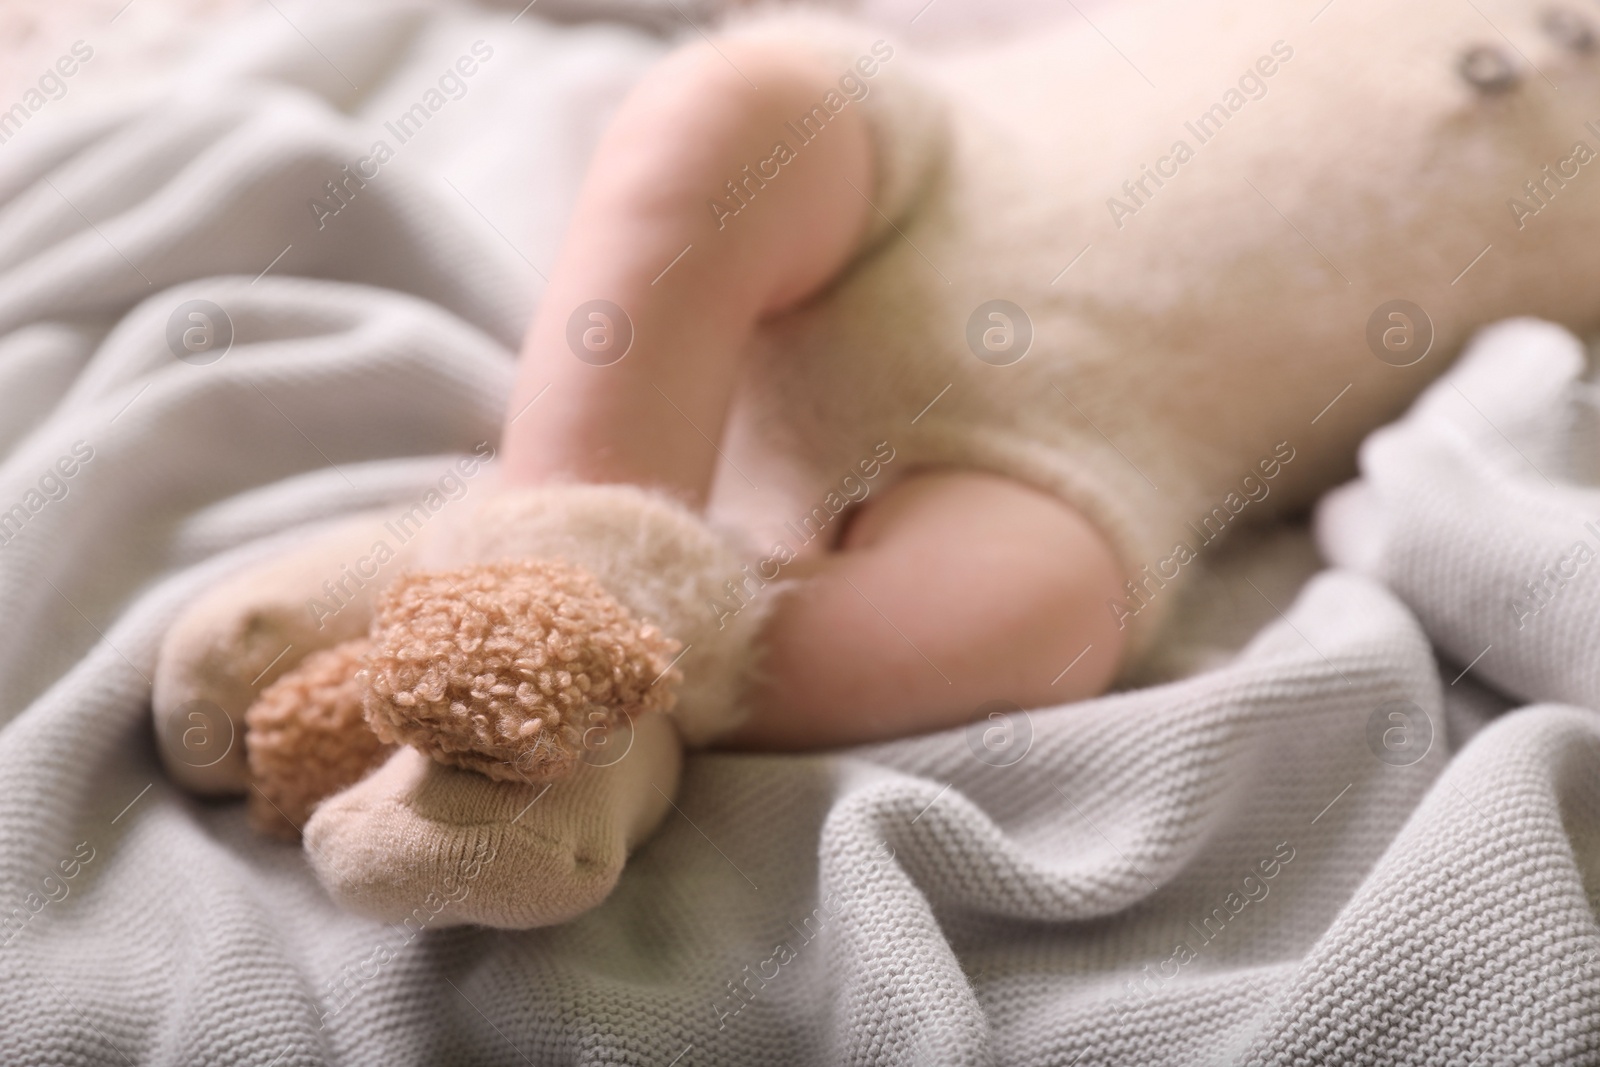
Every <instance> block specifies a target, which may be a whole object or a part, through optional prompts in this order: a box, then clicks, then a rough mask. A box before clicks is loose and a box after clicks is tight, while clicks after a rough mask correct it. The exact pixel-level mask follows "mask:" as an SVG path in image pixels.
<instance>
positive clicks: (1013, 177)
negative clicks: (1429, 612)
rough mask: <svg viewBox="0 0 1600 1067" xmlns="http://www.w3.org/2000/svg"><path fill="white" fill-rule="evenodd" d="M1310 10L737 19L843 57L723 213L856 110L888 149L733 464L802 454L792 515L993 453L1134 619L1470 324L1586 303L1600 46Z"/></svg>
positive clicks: (1241, 1)
mask: <svg viewBox="0 0 1600 1067" xmlns="http://www.w3.org/2000/svg"><path fill="white" fill-rule="evenodd" d="M1318 6H1319V5H1299V6H1298V7H1297V8H1296V9H1295V10H1289V9H1287V8H1285V7H1283V6H1282V5H1262V4H1259V3H1249V2H1245V0H1216V2H1210V3H1198V4H1197V3H1181V4H1175V3H1167V2H1161V3H1153V4H1152V3H1146V4H1132V5H1120V6H1118V7H1117V8H1115V9H1114V10H1111V9H1102V8H1098V7H1097V8H1093V9H1091V14H1092V17H1093V19H1094V22H1093V23H1092V24H1091V23H1090V22H1088V21H1087V20H1086V19H1085V18H1083V17H1082V16H1080V15H1076V14H1073V15H1068V16H1067V17H1066V20H1065V21H1064V22H1063V24H1062V25H1061V26H1060V27H1059V28H1058V29H1055V30H1052V31H1050V32H1046V33H1040V34H1037V35H1033V36H1030V37H1028V38H1026V39H1022V40H1017V41H1010V42H1006V43H1002V44H990V45H981V46H972V47H968V48H963V49H961V50H959V51H955V52H945V53H941V54H931V53H918V52H916V51H915V50H914V49H913V48H912V47H911V46H909V45H906V44H904V43H903V42H901V43H896V41H895V34H894V33H893V32H892V30H885V29H880V28H874V27H870V26H866V25H861V24H857V23H853V22H850V21H848V20H845V19H841V18H838V17H836V16H831V15H825V14H821V13H796V12H793V11H786V12H765V13H761V14H757V15H754V16H747V17H745V18H744V19H742V20H737V21H736V22H735V23H734V24H733V25H732V26H731V27H730V28H729V32H731V33H733V34H736V35H742V36H749V35H754V36H760V37H765V38H778V39H782V40H787V41H793V42H796V43H799V44H802V45H804V46H806V47H810V48H813V49H815V50H817V52H818V54H819V55H822V56H824V57H825V59H826V61H827V62H828V63H830V64H833V65H834V66H835V67H836V69H837V70H838V71H839V74H840V76H839V80H838V83H837V91H835V92H830V93H829V94H827V96H826V97H824V98H823V99H819V100H818V102H817V107H815V108H814V109H813V110H812V111H811V112H810V113H808V114H807V115H805V116H796V117H795V119H794V120H793V121H791V122H789V123H787V124H786V125H785V126H784V127H783V128H782V129H781V130H776V131H774V134H775V141H776V142H777V143H776V144H775V145H774V150H773V153H772V155H771V156H770V157H769V158H767V159H761V160H753V161H751V163H752V165H751V166H750V167H747V168H745V170H744V171H742V172H741V173H740V174H738V175H730V179H731V180H730V182H729V183H728V186H727V187H726V188H725V189H724V190H722V195H721V196H719V197H716V198H713V199H712V201H711V202H710V203H709V205H708V206H709V209H710V210H711V211H712V213H713V214H715V215H716V216H717V217H718V218H719V219H720V221H721V223H722V225H723V226H725V227H732V226H737V225H739V222H740V219H739V217H738V212H739V210H741V209H742V207H743V206H745V205H747V204H748V203H750V202H752V201H753V200H754V199H755V198H758V197H759V196H760V195H761V191H762V188H764V184H763V183H765V182H781V181H782V180H783V174H782V166H783V164H784V162H785V161H786V159H787V158H792V155H789V156H786V155H785V152H784V150H785V149H786V150H787V152H788V153H791V154H795V155H797V154H799V153H803V152H804V151H806V146H807V144H809V142H810V140H812V139H814V138H816V137H825V136H827V135H828V131H827V123H828V121H830V120H831V118H832V116H834V115H837V114H841V113H842V112H843V111H844V110H845V109H847V108H856V109H859V110H860V111H861V112H862V113H863V114H864V115H865V116H866V117H867V118H868V120H869V123H870V127H871V130H872V134H873V137H874V138H875V141H876V146H877V168H878V170H877V174H876V178H875V181H874V183H873V187H872V188H870V189H853V188H851V187H848V186H846V185H843V184H841V187H840V189H839V192H838V196H839V198H840V200H841V202H843V201H848V200H850V199H852V198H856V197H865V198H866V199H868V200H869V201H870V203H871V207H872V211H871V217H872V223H871V226H870V230H869V233H868V234H867V237H866V238H865V240H864V241H863V244H862V246H861V251H860V253H859V254H858V256H857V257H856V259H855V261H854V262H853V263H852V264H851V265H850V266H849V268H848V269H847V270H846V271H845V272H844V273H843V274H842V275H841V276H840V277H839V278H838V279H837V280H836V281H835V283H834V284H833V285H832V286H831V287H830V288H829V289H828V290H827V291H826V292H824V293H823V294H821V295H820V296H819V297H818V298H816V299H814V300H812V301H810V302H808V303H807V304H806V305H805V306H804V307H801V308H799V309H797V310H795V311H793V312H791V313H789V314H787V315H785V316H783V317H782V318H780V319H777V320H775V321H772V322H770V323H768V324H766V325H765V326H764V327H763V329H762V330H761V332H760V335H759V337H758V339H757V342H756V345H755V348H756V351H755V352H754V353H753V359H752V363H751V368H750V372H749V374H748V377H747V381H746V382H745V383H744V388H743V391H742V392H741V394H740V397H739V400H738V403H737V405H736V409H735V415H734V419H733V424H734V425H733V429H732V431H731V437H732V447H731V448H730V458H731V459H732V461H733V463H734V464H735V465H739V464H740V462H741V457H744V456H754V455H757V454H761V455H769V456H770V455H779V454H786V455H787V456H789V457H791V461H792V462H797V463H800V464H803V466H804V468H805V470H804V474H803V475H799V476H796V477H795V478H794V479H793V481H792V485H793V486H795V487H796V488H795V489H794V490H793V492H792V498H793V503H791V504H790V505H789V506H790V507H791V511H790V513H789V515H788V516H786V517H785V521H784V522H783V523H781V524H780V523H777V522H771V523H768V525H767V527H766V528H767V529H770V530H771V531H773V536H775V537H777V538H780V539H781V538H785V537H787V538H790V539H791V541H792V540H793V539H794V538H800V539H805V537H806V535H808V534H812V533H814V532H815V531H814V529H813V526H812V525H806V524H803V523H802V522H799V521H796V512H795V511H794V510H793V509H794V508H796V507H798V508H799V514H800V515H811V514H819V511H818V507H817V505H818V502H819V501H827V500H830V499H832V498H837V497H838V496H839V493H838V492H837V491H836V490H837V489H838V488H839V486H841V485H843V486H844V487H846V488H848V486H849V484H850V482H849V479H850V477H851V476H852V475H853V473H855V472H857V471H858V470H860V469H861V463H862V460H863V457H871V456H873V455H874V454H877V455H878V456H879V457H880V458H881V456H882V455H883V454H885V450H887V452H888V453H889V454H892V456H893V461H892V464H890V465H889V469H890V470H891V472H892V473H891V476H892V477H899V476H903V475H904V474H906V473H908V472H910V471H912V470H913V469H915V468H918V467H925V466H932V465H959V466H964V467H976V468H983V469H988V470H992V471H995V472H999V473H1002V474H1005V475H1008V476H1011V477H1014V478H1017V479H1019V480H1021V481H1024V482H1027V483H1030V484H1033V485H1036V486H1039V487H1041V488H1044V489H1046V490H1048V491H1050V492H1053V493H1056V494H1059V495H1060V496H1061V497H1062V498H1064V499H1065V500H1067V501H1068V502H1070V503H1071V504H1073V505H1074V506H1075V507H1077V508H1078V509H1080V510H1081V511H1082V512H1083V513H1085V514H1086V515H1087V516H1088V517H1089V518H1090V519H1091V520H1092V521H1093V522H1094V523H1096V525H1097V526H1098V527H1099V529H1100V530H1101V531H1102V532H1103V533H1104V534H1105V535H1106V536H1107V537H1108V538H1109V539H1110V542H1111V543H1112V545H1113V546H1114V548H1115V550H1116V551H1117V553H1118V555H1119V557H1120V559H1121V561H1122V563H1123V565H1124V566H1125V568H1126V569H1127V571H1128V573H1129V574H1130V575H1132V576H1133V581H1132V582H1130V584H1129V586H1128V587H1127V590H1126V593H1127V595H1126V596H1125V597H1124V598H1123V599H1122V600H1121V601H1120V602H1113V603H1111V604H1108V605H1107V610H1108V611H1110V612H1111V613H1112V614H1113V615H1114V616H1115V617H1117V618H1118V619H1119V621H1121V622H1122V623H1123V624H1124V625H1127V626H1133V627H1134V629H1135V631H1136V634H1138V635H1139V636H1140V639H1141V640H1142V639H1143V637H1144V635H1147V634H1148V633H1149V632H1150V631H1151V630H1153V626H1152V625H1149V624H1153V623H1154V622H1155V621H1156V620H1157V619H1159V617H1160V616H1161V615H1162V614H1163V613H1164V612H1165V611H1166V609H1167V608H1168V607H1169V606H1170V605H1171V603H1172V601H1173V599H1174V596H1175V588H1176V587H1177V586H1181V585H1182V583H1183V582H1184V580H1185V578H1186V576H1188V575H1189V574H1191V573H1192V571H1193V570H1194V565H1195V564H1196V563H1197V561H1199V560H1200V558H1201V557H1202V555H1203V553H1204V552H1205V550H1206V546H1207V545H1208V544H1210V543H1211V542H1212V541H1214V540H1215V539H1216V538H1217V537H1220V536H1222V535H1223V534H1225V533H1226V532H1227V530H1228V529H1230V528H1232V527H1233V526H1234V525H1235V524H1237V523H1240V522H1249V521H1254V520H1259V519H1262V518H1266V517H1269V516H1273V515H1280V514H1283V513H1284V512H1285V511H1287V510H1291V509H1297V508H1301V507H1303V506H1305V505H1307V504H1308V503H1309V502H1310V501H1311V500H1313V499H1314V498H1315V497H1316V496H1317V495H1318V494H1319V493H1320V492H1322V491H1323V490H1324V489H1326V488H1328V487H1330V486H1331V485H1333V484H1335V483H1336V482H1338V481H1339V480H1342V479H1343V478H1345V477H1347V476H1348V475H1349V474H1350V473H1351V472H1352V471H1353V457H1354V452H1355V446H1356V445H1357V443H1358V442H1359V441H1360V440H1361V438H1362V437H1363V436H1364V435H1365V434H1366V433H1367V432H1368V431H1370V430H1371V429H1373V428H1375V427H1376V426H1379V425H1381V424H1383V423H1384V422H1386V421H1388V420H1390V419H1392V418H1394V417H1395V416H1396V415H1397V414H1398V413H1399V412H1400V411H1401V410H1402V409H1403V408H1404V407H1405V405H1406V404H1407V403H1408V402H1409V400H1410V399H1411V398H1412V397H1413V396H1414V395H1415V394H1416V393H1417V392H1419V391H1420V390H1421V389H1422V388H1423V387H1424V386H1425V385H1426V384H1427V383H1428V382H1429V381H1430V380H1431V379H1432V378H1433V377H1434V376H1435V375H1436V374H1437V373H1438V372H1439V371H1441V370H1442V369H1443V368H1444V366H1445V364H1446V361H1447V359H1448V358H1449V357H1450V356H1452V355H1453V354H1454V353H1455V351H1456V350H1457V349H1458V348H1459V347H1460V346H1461V344H1462V343H1463V341H1464V340H1465V338H1466V337H1467V336H1468V335H1469V333H1470V332H1471V330H1472V329H1473V328H1475V327H1476V326H1477V325H1480V324H1483V323H1486V322H1489V321H1493V320H1494V319H1497V318H1499V317H1502V316H1504V315H1507V314H1511V313H1516V312H1531V313H1535V314H1540V315H1543V316H1546V317H1550V318H1555V319H1558V320H1562V321H1565V322H1568V323H1571V324H1574V325H1576V326H1579V327H1580V328H1582V327H1586V326H1589V325H1592V323H1593V320H1594V301H1593V300H1592V298H1591V295H1590V292H1589V290H1588V288H1587V287H1585V286H1584V285H1581V284H1574V280H1576V279H1579V278H1584V277H1587V278H1594V277H1597V276H1600V244H1597V243H1594V242H1592V241H1588V240H1587V239H1585V238H1584V237H1583V236H1582V235H1583V234H1584V233H1587V232H1594V230H1592V229H1591V227H1593V226H1595V225H1597V224H1600V197H1597V196H1594V195H1592V194H1589V193H1585V192H1582V191H1581V188H1572V187H1574V186H1578V187H1581V185H1582V184H1583V183H1585V182H1590V181H1594V182H1600V178H1593V177H1591V176H1590V175H1589V173H1588V169H1589V168H1585V167H1584V166H1583V164H1582V162H1578V159H1579V157H1580V156H1583V153H1582V152H1579V151H1577V149H1576V148H1575V143H1576V142H1580V141H1581V142H1586V143H1587V145H1589V146H1595V147H1600V137H1597V136H1596V134H1595V133H1594V132H1591V131H1590V130H1589V129H1587V128H1586V127H1585V126H1584V119H1585V118H1587V117H1595V118H1600V55H1597V54H1595V53H1594V52H1593V50H1592V49H1589V48H1586V47H1584V46H1583V44H1582V41H1581V40H1577V39H1576V38H1575V36H1574V34H1575V32H1576V31H1574V30H1573V29H1572V24H1569V25H1568V27H1567V29H1566V31H1565V32H1557V31H1556V30H1553V29H1552V28H1551V27H1550V26H1549V25H1548V20H1545V22H1541V21H1540V19H1539V17H1538V11H1537V10H1536V9H1535V8H1532V7H1526V6H1524V5H1521V4H1508V5H1491V6H1490V7H1488V8H1486V9H1485V10H1486V11H1489V12H1490V17H1493V18H1494V19H1495V21H1494V23H1493V24H1492V25H1491V24H1490V23H1489V22H1486V20H1485V16H1484V15H1482V14H1480V13H1479V12H1478V11H1477V10H1476V9H1475V8H1474V7H1473V6H1472V5H1462V4H1456V3H1453V2H1452V3H1446V2H1442V0H1422V2H1417V3H1410V4H1406V5H1400V6H1395V5H1392V4H1387V3H1381V2H1369V0H1339V2H1338V3H1337V4H1336V5H1334V6H1332V7H1330V8H1328V9H1327V10H1325V11H1323V12H1320V13H1319V12H1318V11H1317V7H1318ZM1496 12H1498V13H1499V14H1495V13H1496ZM1313 16H1315V17H1314V18H1313ZM1576 25H1578V27H1579V29H1582V26H1583V24H1582V23H1581V22H1580V23H1577V24H1576ZM1496 27H1498V28H1499V29H1501V30H1503V31H1504V33H1505V35H1506V36H1504V37H1502V36H1501V35H1500V34H1499V33H1497V32H1496ZM1580 36H1581V35H1580ZM1530 63H1531V64H1532V66H1531V68H1530V66H1529V64H1530ZM1556 84H1559V85H1560V92H1559V93H1558V91H1557V89H1556V88H1555V85H1556ZM1582 107H1588V108H1589V112H1588V113H1586V112H1583V111H1582V110H1581V109H1582ZM1591 113H1592V114H1591ZM1596 129H1600V126H1596ZM1547 164H1548V165H1550V166H1549V167H1547V166H1546V165H1547ZM1551 167H1553V168H1555V169H1550V168H1551ZM1541 168H1544V169H1541ZM1593 169H1596V170H1600V168H1593ZM1547 176H1548V177H1547ZM1541 190H1542V192H1541ZM1512 200H1516V201H1517V203H1518V204H1520V205H1521V206H1520V207H1518V206H1515V205H1513V204H1512V203H1511V202H1510V201H1512ZM1536 205H1537V206H1536ZM1475 257H1476V258H1475ZM1558 264H1559V265H1560V270H1559V273H1558V271H1557V265H1558ZM750 462H755V461H754V460H753V459H752V460H750ZM841 477H843V479H844V480H843V481H842V482H841ZM745 480H748V479H745ZM739 481H740V479H739V478H738V477H736V476H728V475H727V472H724V476H723V477H722V478H721V479H719V493H722V492H723V491H724V490H726V495H727V496H729V497H736V496H738V495H739V493H740V492H741V491H742V487H741V486H740V484H739ZM807 493H809V494H811V495H810V496H807ZM747 495H748V494H747ZM823 510H824V511H828V510H832V508H831V507H826V508H824V509H823ZM780 531H786V532H780ZM1135 620H1137V623H1138V625H1135Z"/></svg>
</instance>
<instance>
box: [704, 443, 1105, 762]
mask: <svg viewBox="0 0 1600 1067" xmlns="http://www.w3.org/2000/svg"><path fill="white" fill-rule="evenodd" d="M1123 579H1124V576H1123V574H1122V568H1121V566H1120V565H1119V564H1118V562H1117V559H1116V557H1115V555H1114V554H1113V552H1112V550H1111V547H1110V545H1109V544H1108V543H1107V541H1106V539H1105V538H1104V537H1103V536H1102V535H1101V534H1100V532H1099V531H1098V530H1097V529H1096V528H1095V527H1094V526H1093V525H1091V524H1090V522H1089V521H1088V520H1087V519H1086V518H1085V517H1084V516H1083V515H1082V514H1080V513H1079V512H1078V511H1077V510H1076V509H1074V508H1072V507H1071V506H1070V505H1068V504H1066V503H1065V502H1064V501H1062V500H1060V499H1059V498H1057V497H1055V496H1051V495H1049V494H1047V493H1044V492H1041V491H1040V490H1037V489H1034V488H1032V487H1030V486H1026V485H1024V484H1022V483H1020V482H1017V481H1014V480H1012V479H1009V478H1005V477H1002V476H1000V475H995V474H989V473H985V472H979V471H965V470H932V471H927V472H924V473H920V474H916V475H913V476H911V477H909V478H907V479H906V480H905V481H903V482H900V483H899V484H897V485H895V486H894V487H892V488H891V489H890V490H888V491H887V492H886V493H884V494H882V495H881V496H879V497H874V498H872V499H870V500H869V501H868V502H867V503H866V504H865V505H864V506H863V508H862V511H861V512H860V514H858V515H857V516H856V518H855V520H854V521H853V522H852V523H851V525H850V527H849V529H848V530H847V531H846V533H845V536H844V540H843V543H842V544H841V546H840V548H839V550H838V551H837V552H834V553H830V554H829V555H827V556H825V557H823V558H822V559H821V560H820V561H819V562H818V564H817V565H816V567H815V569H814V570H813V571H812V573H811V574H810V575H809V576H808V577H806V578H804V579H802V580H801V581H800V582H799V584H798V587H797V588H796V589H794V590H792V591H789V592H786V593H785V595H784V596H783V597H782V598H781V599H780V600H779V601H778V602H777V604H776V605H775V607H774V609H773V613H772V615H771V617H770V618H769V619H768V620H767V623H766V626H765V628H764V631H763V643H764V653H765V655H764V659H763V661H762V663H763V671H762V677H761V679H760V680H759V682H758V683H757V684H756V687H755V691H754V693H753V697H754V700H753V704H754V711H753V712H752V714H751V717H750V719H749V720H748V721H747V722H746V723H745V725H744V726H743V727H742V728H741V729H740V731H739V733H738V734H737V736H736V737H734V738H732V739H730V742H731V743H736V744H739V745H741V746H743V747H770V748H808V747H814V746H828V745H841V744H852V743H859V742H867V741H876V740H882V739H886V738H892V737H899V736H904V735H906V734H911V733H919V732H924V731H930V730H939V729H944V728H947V727H951V726H956V725H959V724H961V723H963V722H966V721H968V720H970V719H971V718H972V717H973V715H974V712H975V711H976V709H977V708H978V707H979V705H981V704H983V703H985V702H987V701H990V700H995V699H1005V700H1010V701H1014V702H1016V703H1017V704H1020V705H1022V706H1023V707H1037V706H1042V705H1049V704H1059V703H1064V702H1067V701H1071V700H1078V699H1082V698H1084V697H1088V696H1093V695H1095V694H1097V693H1099V692H1101V691H1102V690H1103V689H1104V688H1105V687H1106V686H1107V685H1108V684H1109V683H1110V681H1111V679H1112V677H1113V676H1114V675H1115V673H1116V670H1117V667H1118V665H1119V663H1120V661H1121V658H1122V653H1123V650H1124V644H1125V634H1124V633H1123V632H1122V631H1120V630H1119V629H1118V628H1117V626H1116V622H1115V620H1114V619H1113V618H1112V616H1111V613H1110V612H1108V611H1107V610H1106V607H1105V605H1106V602H1107V601H1108V600H1112V599H1115V598H1116V597H1117V596H1118V594H1119V592H1120V590H1121V586H1122V583H1123ZM1069 665H1070V669H1067V668H1068V667H1069Z"/></svg>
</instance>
